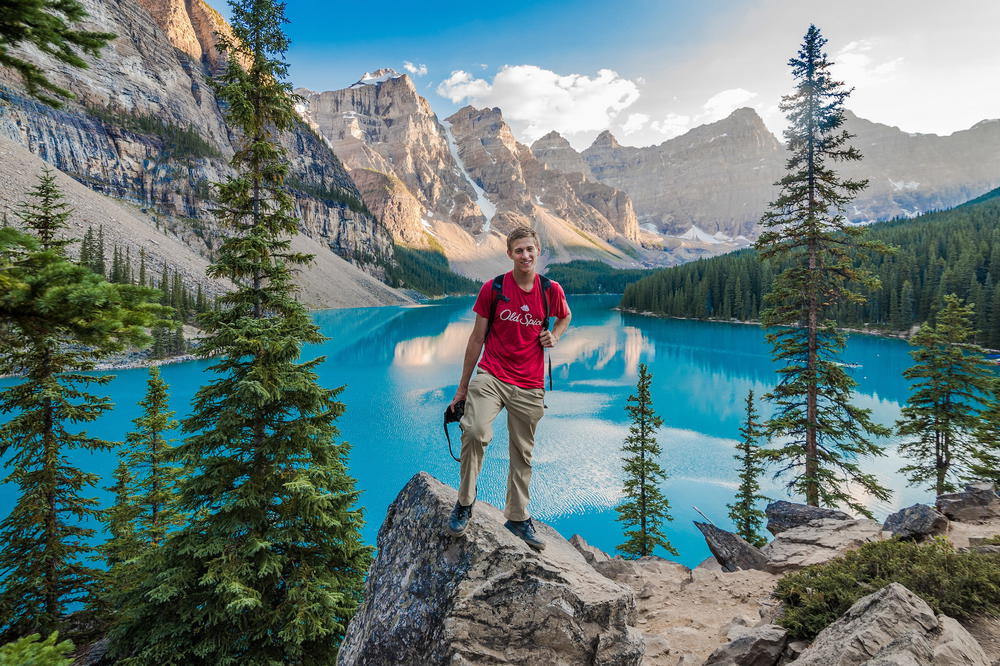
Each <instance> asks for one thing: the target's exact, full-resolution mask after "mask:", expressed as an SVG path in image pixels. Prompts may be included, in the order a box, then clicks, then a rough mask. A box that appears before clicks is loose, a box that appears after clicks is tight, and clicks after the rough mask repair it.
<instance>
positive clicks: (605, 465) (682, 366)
mask: <svg viewBox="0 0 1000 666" xmlns="http://www.w3.org/2000/svg"><path fill="white" fill-rule="evenodd" d="M617 302H618V297H617V296H574V297H571V298H570V306H571V308H572V310H573V323H572V326H571V327H570V329H569V331H567V333H566V334H565V336H563V338H562V340H561V341H560V344H559V346H558V347H557V348H556V349H555V350H553V351H552V352H551V355H552V362H553V379H554V382H555V385H554V390H553V391H551V392H550V393H548V394H547V395H546V403H547V405H548V410H547V411H546V415H545V417H544V418H543V419H542V421H541V423H540V425H539V427H538V436H537V441H536V445H535V453H534V460H533V464H534V476H533V479H532V500H531V510H532V513H533V515H534V517H535V518H536V519H538V520H542V521H545V522H547V523H549V524H550V525H552V526H553V527H555V529H557V530H558V531H559V532H560V533H562V534H563V535H564V536H565V537H567V538H569V537H570V536H572V535H573V534H575V533H579V534H580V535H582V536H583V537H584V538H585V539H587V541H589V542H590V543H592V544H594V545H596V546H598V547H600V548H602V549H604V550H607V551H609V552H610V551H614V549H615V546H616V545H617V544H620V543H622V541H623V540H624V539H623V537H622V527H621V525H620V524H619V523H618V522H617V521H616V520H615V518H616V517H617V515H618V514H617V513H616V512H615V510H614V507H615V505H616V504H618V502H619V501H620V499H621V490H620V489H621V482H622V474H621V460H620V447H621V443H622V441H623V440H624V438H625V435H626V432H627V428H628V421H627V418H626V413H625V402H626V398H627V397H628V395H629V394H630V392H632V391H633V390H634V387H635V382H636V378H637V373H638V365H639V363H641V362H644V363H646V364H648V365H649V368H650V371H651V372H652V374H653V390H652V396H653V406H654V408H655V409H656V411H657V412H658V413H659V415H660V416H661V417H662V418H663V420H664V427H663V428H662V430H660V431H659V433H658V436H657V439H658V441H659V443H660V445H661V447H662V449H663V456H662V460H661V461H660V462H661V464H662V465H663V467H664V468H665V469H666V470H667V472H668V473H669V476H670V478H669V479H667V481H666V482H665V483H664V485H663V490H664V492H665V493H666V496H667V498H668V499H669V500H670V503H671V507H672V515H673V518H674V520H673V522H672V523H670V524H669V525H668V527H667V534H668V536H669V538H670V540H671V542H672V543H673V545H674V547H675V548H676V549H677V550H678V551H679V552H680V556H679V557H676V558H673V557H671V559H676V560H678V561H680V562H682V563H683V564H685V565H687V566H694V565H696V564H698V563H699V562H700V561H702V560H703V559H705V558H706V557H708V556H709V551H708V548H707V547H706V546H705V543H704V540H703V539H702V538H701V534H700V533H699V532H698V531H697V529H696V528H695V527H694V525H693V524H692V521H693V520H702V518H701V517H700V516H699V515H698V513H697V511H696V510H695V507H697V509H700V510H701V511H702V512H703V513H704V514H705V515H707V516H708V517H709V518H710V519H711V520H712V521H713V522H715V523H716V524H717V525H719V526H720V527H724V528H730V527H731V523H730V521H729V519H728V517H727V509H726V504H727V503H728V502H731V501H732V498H733V493H734V492H735V490H736V487H737V471H736V470H737V463H736V461H735V460H734V459H733V453H734V451H735V445H736V438H737V437H738V436H739V433H738V428H739V426H740V422H741V419H742V417H743V411H742V410H743V400H744V396H745V395H746V392H747V391H748V390H749V389H753V390H754V392H755V394H757V395H758V396H759V395H762V394H763V393H765V392H766V391H767V390H768V389H769V388H770V387H771V386H772V384H773V382H774V381H775V374H774V368H775V365H774V364H773V363H772V361H771V358H770V348H769V346H768V345H767V344H766V343H765V341H764V339H763V333H762V331H761V329H760V328H759V327H757V326H747V325H741V324H723V323H707V322H696V321H682V320H668V319H655V318H649V317H642V316H638V315H631V314H625V313H620V312H618V311H616V310H614V309H613V308H614V306H615V305H616V304H617ZM471 307H472V299H471V298H462V299H447V300H443V301H437V302H434V303H433V304H430V305H422V306H414V307H383V308H358V309H349V310H328V311H321V312H317V313H315V321H316V323H317V324H318V325H319V326H320V328H321V329H322V331H323V333H324V334H325V335H327V336H329V337H330V340H329V341H328V342H326V343H325V344H322V345H314V346H312V347H310V348H308V349H307V350H306V352H305V354H306V357H307V358H312V357H315V356H318V355H325V356H326V360H325V362H324V363H323V364H322V366H320V369H319V373H320V380H321V381H322V383H323V384H324V385H325V386H331V387H333V386H345V388H344V391H343V392H342V393H341V396H340V399H341V400H342V401H343V402H344V403H345V404H346V406H347V410H346V412H345V414H344V415H343V416H342V417H341V419H340V421H339V427H340V430H341V435H342V439H344V440H346V441H348V442H349V443H350V444H351V454H350V460H349V466H350V471H351V474H352V475H353V476H354V478H356V479H357V481H358V487H359V488H360V489H361V491H362V496H361V497H362V500H361V501H362V504H363V505H364V507H365V516H366V520H367V525H366V526H365V530H364V536H365V539H366V541H367V542H368V543H370V544H374V543H375V536H376V534H377V532H378V528H379V526H380V525H381V523H382V519H383V517H384V515H385V510H386V508H387V507H388V505H389V504H390V503H391V502H392V500H393V499H394V497H395V496H396V493H398V492H399V490H400V489H401V488H402V487H403V485H404V484H405V483H406V481H407V480H408V479H409V478H410V477H412V476H413V475H414V474H415V473H417V472H419V471H421V470H423V471H426V472H429V473H430V474H432V475H433V476H435V477H436V478H438V479H440V480H441V481H443V482H445V483H447V484H450V485H452V486H457V485H458V463H456V462H455V461H453V460H452V459H451V457H450V456H449V455H448V448H447V444H446V442H445V439H444V433H443V431H442V426H441V420H442V416H441V415H442V412H443V411H444V408H445V406H446V405H447V403H448V402H449V401H450V399H451V397H452V396H453V394H454V391H455V386H456V384H457V382H458V378H459V373H460V371H461V362H462V354H463V352H464V349H465V343H466V341H467V339H468V335H469V332H470V331H471V330H472V322H473V314H472V312H471ZM908 349H909V347H908V345H907V344H906V343H905V342H903V341H901V340H895V339H884V338H878V337H874V336H866V335H852V336H851V337H850V339H849V342H848V346H847V349H846V350H845V352H844V354H843V357H842V360H843V361H845V362H852V363H860V364H861V365H862V367H860V368H852V369H849V370H848V372H850V373H851V374H852V376H853V377H854V378H855V379H856V380H857V381H858V384H859V386H858V389H857V390H858V394H857V397H856V403H857V404H859V405H861V406H864V407H868V408H871V409H872V411H873V415H874V418H875V420H876V421H878V422H880V423H883V424H887V425H891V424H892V423H894V422H895V420H896V418H897V417H898V415H899V410H900V405H901V404H902V403H903V402H905V400H906V396H907V394H908V389H907V385H906V382H905V381H904V380H903V378H902V372H903V370H904V369H905V368H907V367H909V365H910V364H911V360H910V357H909V355H908V354H907V351H908ZM210 365H211V363H210V362H209V361H193V362H187V363H178V364H172V365H166V366H163V367H162V374H163V377H164V379H165V380H166V381H167V382H168V383H169V385H170V392H171V405H172V408H173V409H175V410H176V411H177V414H178V417H180V416H183V415H184V414H185V413H186V412H187V410H188V406H189V405H190V403H191V399H192V397H193V395H194V392H195V391H196V390H197V389H198V387H199V386H200V385H201V384H202V383H203V382H205V381H207V380H208V378H209V377H208V375H207V368H208V367H209V366H210ZM115 375H116V379H115V380H114V381H113V382H112V383H111V384H109V385H108V387H106V390H107V392H108V394H109V395H110V396H111V397H112V399H113V400H114V401H115V403H116V405H117V406H116V409H115V410H114V412H113V413H112V414H110V415H106V416H105V417H103V418H102V419H101V420H100V421H98V422H97V423H96V424H94V425H93V426H92V427H91V428H90V430H91V432H92V433H94V434H96V435H99V436H102V437H105V438H107V439H113V440H122V439H123V438H124V436H125V433H126V432H127V431H128V430H129V428H130V427H131V425H132V423H131V420H132V419H133V418H135V417H136V416H137V415H138V412H139V410H138V407H137V405H136V404H135V403H136V402H137V401H138V400H139V399H141V397H142V395H143V392H144V390H145V381H146V377H147V372H146V370H144V369H135V370H121V371H117V372H115ZM13 381H14V380H10V379H8V380H2V381H0V386H9V385H10V384H11V383H12V382H13ZM760 409H761V411H762V412H763V413H764V415H766V414H767V411H768V410H767V407H766V405H760ZM505 421H506V420H505V418H504V416H503V414H501V416H500V417H499V418H498V419H497V423H496V427H495V428H494V433H495V435H494V441H493V442H492V443H491V444H490V446H489V447H488V449H487V453H486V461H485V464H484V466H483V472H482V475H481V476H480V479H479V499H480V501H486V502H490V503H491V504H494V505H497V506H501V505H502V502H503V498H504V496H505V483H506V466H507V432H506V423H505ZM451 428H452V440H453V441H454V443H455V447H456V449H455V450H456V453H457V451H458V445H459V442H458V429H457V426H455V425H453V426H451ZM886 444H887V447H888V449H887V450H888V455H887V456H886V457H882V458H878V459H874V460H871V461H870V462H866V463H865V465H864V466H865V469H867V470H871V471H873V472H875V473H876V474H877V475H878V476H879V477H880V478H881V479H882V481H883V482H884V483H885V484H886V485H888V486H889V487H890V488H893V489H894V490H895V491H896V492H895V495H894V497H893V499H892V500H891V502H889V503H882V502H870V501H869V502H867V503H868V505H869V506H870V508H871V510H872V511H873V512H874V513H875V515H876V517H877V518H879V519H882V518H884V517H885V516H886V515H887V514H888V513H890V512H892V511H894V510H895V509H897V508H901V507H903V506H909V505H910V504H913V503H914V502H918V501H922V502H927V501H930V500H932V499H933V496H932V494H931V493H929V492H926V491H923V490H920V489H914V488H907V487H906V485H905V482H904V480H903V479H902V477H900V476H899V475H898V474H897V473H896V470H897V469H898V468H899V467H900V466H901V463H900V462H899V459H898V458H897V457H896V455H895V452H894V449H893V441H892V440H888V441H887V442H886ZM73 460H75V461H77V462H78V463H79V464H80V465H81V466H82V467H83V468H85V469H87V470H88V471H92V472H95V473H98V474H100V475H101V476H102V479H103V481H102V483H101V486H102V487H103V486H107V485H110V483H111V481H110V478H111V472H112V471H113V469H114V466H115V464H116V458H115V455H114V454H112V453H107V452H105V453H99V454H86V453H79V454H74V457H73ZM763 486H764V487H763V489H762V491H763V493H764V494H765V495H768V496H769V497H772V498H774V499H788V496H787V494H786V492H785V490H784V484H783V482H782V481H781V480H780V479H779V480H778V481H774V480H772V479H771V478H770V476H768V477H767V478H765V479H764V481H763ZM13 491H14V489H13V488H12V487H10V486H0V512H2V514H3V515H6V513H7V512H8V511H9V510H10V508H11V506H12V505H13V502H14V499H15V495H14V492H13ZM98 494H100V495H101V497H102V500H103V501H105V502H107V501H108V500H109V499H110V494H109V493H107V492H106V491H104V490H103V488H102V490H100V491H99V492H98ZM660 554H663V555H666V553H660Z"/></svg>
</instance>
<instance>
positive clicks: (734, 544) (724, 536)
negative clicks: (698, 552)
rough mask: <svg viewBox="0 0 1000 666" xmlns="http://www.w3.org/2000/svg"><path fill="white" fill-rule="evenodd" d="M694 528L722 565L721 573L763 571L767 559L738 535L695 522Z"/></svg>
mask: <svg viewBox="0 0 1000 666" xmlns="http://www.w3.org/2000/svg"><path fill="white" fill-rule="evenodd" d="M694 526H695V527H697V528H698V529H699V530H700V531H701V533H702V535H703V536H704V537H705V542H706V543H707V544H708V549H709V550H710V551H712V555H714V556H715V559H716V560H718V561H719V564H721V565H722V570H723V571H739V570H740V569H758V570H763V569H764V568H765V567H766V566H767V557H765V556H764V554H763V553H762V552H760V549H759V548H757V547H756V546H754V545H752V544H750V543H747V541H746V540H745V539H743V537H741V536H740V535H739V534H733V533H732V532H727V531H726V530H723V529H719V528H718V527H716V526H715V525H711V524H709V523H699V522H697V521H695V523H694Z"/></svg>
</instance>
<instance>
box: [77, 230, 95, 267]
mask: <svg viewBox="0 0 1000 666" xmlns="http://www.w3.org/2000/svg"><path fill="white" fill-rule="evenodd" d="M95 242H96V241H95V240H94V228H93V227H87V231H86V232H85V233H84V234H83V241H82V242H81V243H80V260H79V262H78V263H79V264H80V265H81V266H87V267H88V268H89V267H90V265H91V264H92V263H93V262H94V243H95Z"/></svg>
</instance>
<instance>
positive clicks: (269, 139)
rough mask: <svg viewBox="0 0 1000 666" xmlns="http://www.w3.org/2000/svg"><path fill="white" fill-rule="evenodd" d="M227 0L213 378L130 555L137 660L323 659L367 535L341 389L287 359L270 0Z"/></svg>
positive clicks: (276, 43) (354, 591)
mask: <svg viewBox="0 0 1000 666" xmlns="http://www.w3.org/2000/svg"><path fill="white" fill-rule="evenodd" d="M231 6H232V28H233V36H232V37H231V38H228V37H223V38H222V40H221V44H222V47H223V49H224V50H225V52H226V53H227V55H228V59H229V61H228V65H227V68H226V71H225V73H224V74H223V75H222V77H221V79H220V80H219V81H218V82H217V85H216V89H217V91H218V96H219V98H220V100H221V101H222V102H223V104H224V107H225V108H226V109H227V115H228V120H229V123H230V125H231V126H233V127H236V128H238V129H239V130H240V132H239V134H240V136H241V137H242V138H241V145H240V146H239V148H238V149H237V151H236V153H235V155H234V156H233V159H232V166H233V167H234V169H235V170H236V171H237V173H238V175H237V177H235V178H231V179H230V180H228V181H227V182H225V183H222V184H220V185H219V187H218V192H219V195H218V204H219V205H218V208H217V215H218V217H219V221H220V223H221V224H222V225H223V226H224V227H225V228H227V229H228V230H229V231H230V235H229V236H228V237H227V238H226V239H225V240H224V241H223V243H222V245H221V247H220V248H219V252H218V259H217V261H216V263H214V264H213V265H212V266H211V267H210V269H209V273H210V275H211V276H212V277H225V278H228V279H229V280H231V281H232V282H233V283H234V284H236V285H237V289H236V290H235V291H233V292H231V293H229V294H227V295H226V296H225V298H224V300H223V307H222V308H221V309H220V310H219V311H218V312H210V313H206V314H205V315H203V316H202V318H201V323H202V324H203V328H204V330H205V333H206V335H205V338H204V339H203V341H202V344H201V346H200V347H199V353H200V354H202V355H203V356H205V357H212V358H216V359H217V360H216V362H215V364H214V365H213V366H212V369H213V371H214V372H215V373H216V377H215V378H214V379H212V380H211V381H210V382H209V383H208V384H207V385H205V386H203V387H202V388H201V389H200V390H199V391H198V393H197V395H196V397H195V401H194V405H193V411H192V414H191V416H190V417H189V418H187V419H186V420H185V421H184V423H183V430H184V432H185V433H187V435H188V436H187V439H186V440H185V441H184V442H183V443H182V444H181V445H179V446H178V447H177V454H178V456H179V458H180V459H181V460H183V461H184V469H183V476H182V478H183V481H182V483H181V485H180V488H179V506H180V507H181V509H182V510H184V511H186V512H189V513H190V515H191V516H192V518H191V520H190V522H189V523H188V524H187V525H186V526H184V527H182V528H181V529H179V530H177V531H175V532H171V533H170V534H169V535H168V537H167V539H166V541H165V542H164V544H163V546H161V547H160V548H158V549H154V550H152V551H150V552H149V553H148V554H147V555H144V556H143V558H142V567H143V576H141V577H140V581H141V582H140V586H139V588H138V589H137V592H136V594H134V595H132V598H131V600H130V601H129V603H128V604H127V605H126V606H125V608H124V609H123V611H122V613H121V622H120V623H119V624H118V626H117V627H115V628H113V630H112V633H111V640H112V651H114V652H115V653H116V654H117V655H119V656H122V657H126V656H127V657H131V660H132V662H133V663H139V664H146V663H156V664H188V663H198V664H235V663H240V664H248V665H254V664H275V663H285V664H306V663H311V664H325V663H333V662H334V661H335V659H336V653H337V647H338V645H339V643H340V641H341V640H342V639H343V635H344V631H345V629H346V625H347V622H348V620H349V619H350V617H351V616H352V614H353V613H354V611H355V609H356V606H357V604H358V602H359V599H360V595H361V590H362V585H363V577H364V574H365V572H366V571H367V568H368V565H369V563H370V560H371V549H370V548H369V547H367V546H365V545H363V544H362V542H361V536H360V527H361V524H362V516H361V510H360V509H358V508H356V504H357V501H358V492H357V491H356V490H355V487H354V480H353V479H351V478H350V477H349V476H348V474H347V469H346V456H347V445H346V444H342V443H337V442H336V441H335V438H336V437H337V434H338V433H337V429H336V426H335V423H334V421H335V420H336V418H337V417H338V416H339V415H340V413H341V412H342V411H343V409H344V406H343V405H342V404H341V403H340V402H338V401H337V395H338V393H339V389H326V388H322V387H321V386H319V384H318V383H317V378H316V373H315V370H316V367H317V365H318V364H319V363H320V362H321V360H322V359H314V360H311V361H305V362H300V361H299V360H298V357H299V354H300V352H301V350H302V346H303V344H305V343H316V342H320V341H322V340H323V337H322V336H321V335H320V334H319V331H318V329H317V328H316V326H315V325H314V324H313V323H312V322H311V321H310V319H309V316H308V313H307V312H306V310H305V309H304V308H303V307H302V305H301V304H300V303H298V302H297V301H295V300H294V298H293V297H292V290H293V288H292V284H291V268H292V267H294V266H296V265H300V264H302V263H304V262H306V261H307V260H308V259H309V258H308V257H307V256H303V255H299V254H296V253H293V252H291V251H290V249H289V246H290V241H289V237H290V236H291V235H292V234H294V233H295V232H296V229H297V227H298V223H297V220H296V219H295V218H294V217H293V216H292V215H291V211H292V209H293V205H292V199H291V197H290V195H289V194H288V193H287V191H286V189H285V187H284V185H283V180H284V177H285V174H286V171H287V164H286V157H285V155H284V151H283V149H282V148H281V147H280V145H279V144H278V142H277V137H278V133H279V132H281V131H285V130H287V129H288V128H289V127H290V126H291V124H292V123H293V122H294V119H295V111H294V109H293V107H292V101H291V99H290V97H289V93H290V90H289V88H290V86H289V85H288V84H287V83H285V82H284V80H285V76H286V70H287V66H286V65H285V63H284V62H283V61H282V60H281V57H282V55H283V53H284V51H285V48H286V46H287V40H286V38H285V36H284V34H283V33H282V29H281V26H282V24H283V23H284V21H285V19H284V11H283V7H282V6H281V5H278V4H275V3H273V2H271V0H240V1H234V2H232V3H231ZM244 67H245V68H244ZM164 283H165V284H164V286H169V283H168V282H166V280H164Z"/></svg>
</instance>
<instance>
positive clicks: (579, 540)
mask: <svg viewBox="0 0 1000 666" xmlns="http://www.w3.org/2000/svg"><path fill="white" fill-rule="evenodd" d="M569 542H570V543H571V544H573V547H574V548H576V549H577V550H578V551H580V554H581V555H583V559H584V560H586V561H587V564H589V565H591V566H593V565H594V564H596V563H598V562H607V561H608V560H610V559H611V556H610V555H608V554H607V553H605V552H604V551H603V550H601V549H600V548H598V547H596V546H591V545H590V544H589V543H587V541H586V539H584V538H583V537H582V536H580V535H579V534H574V535H573V536H571V537H570V539H569Z"/></svg>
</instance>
